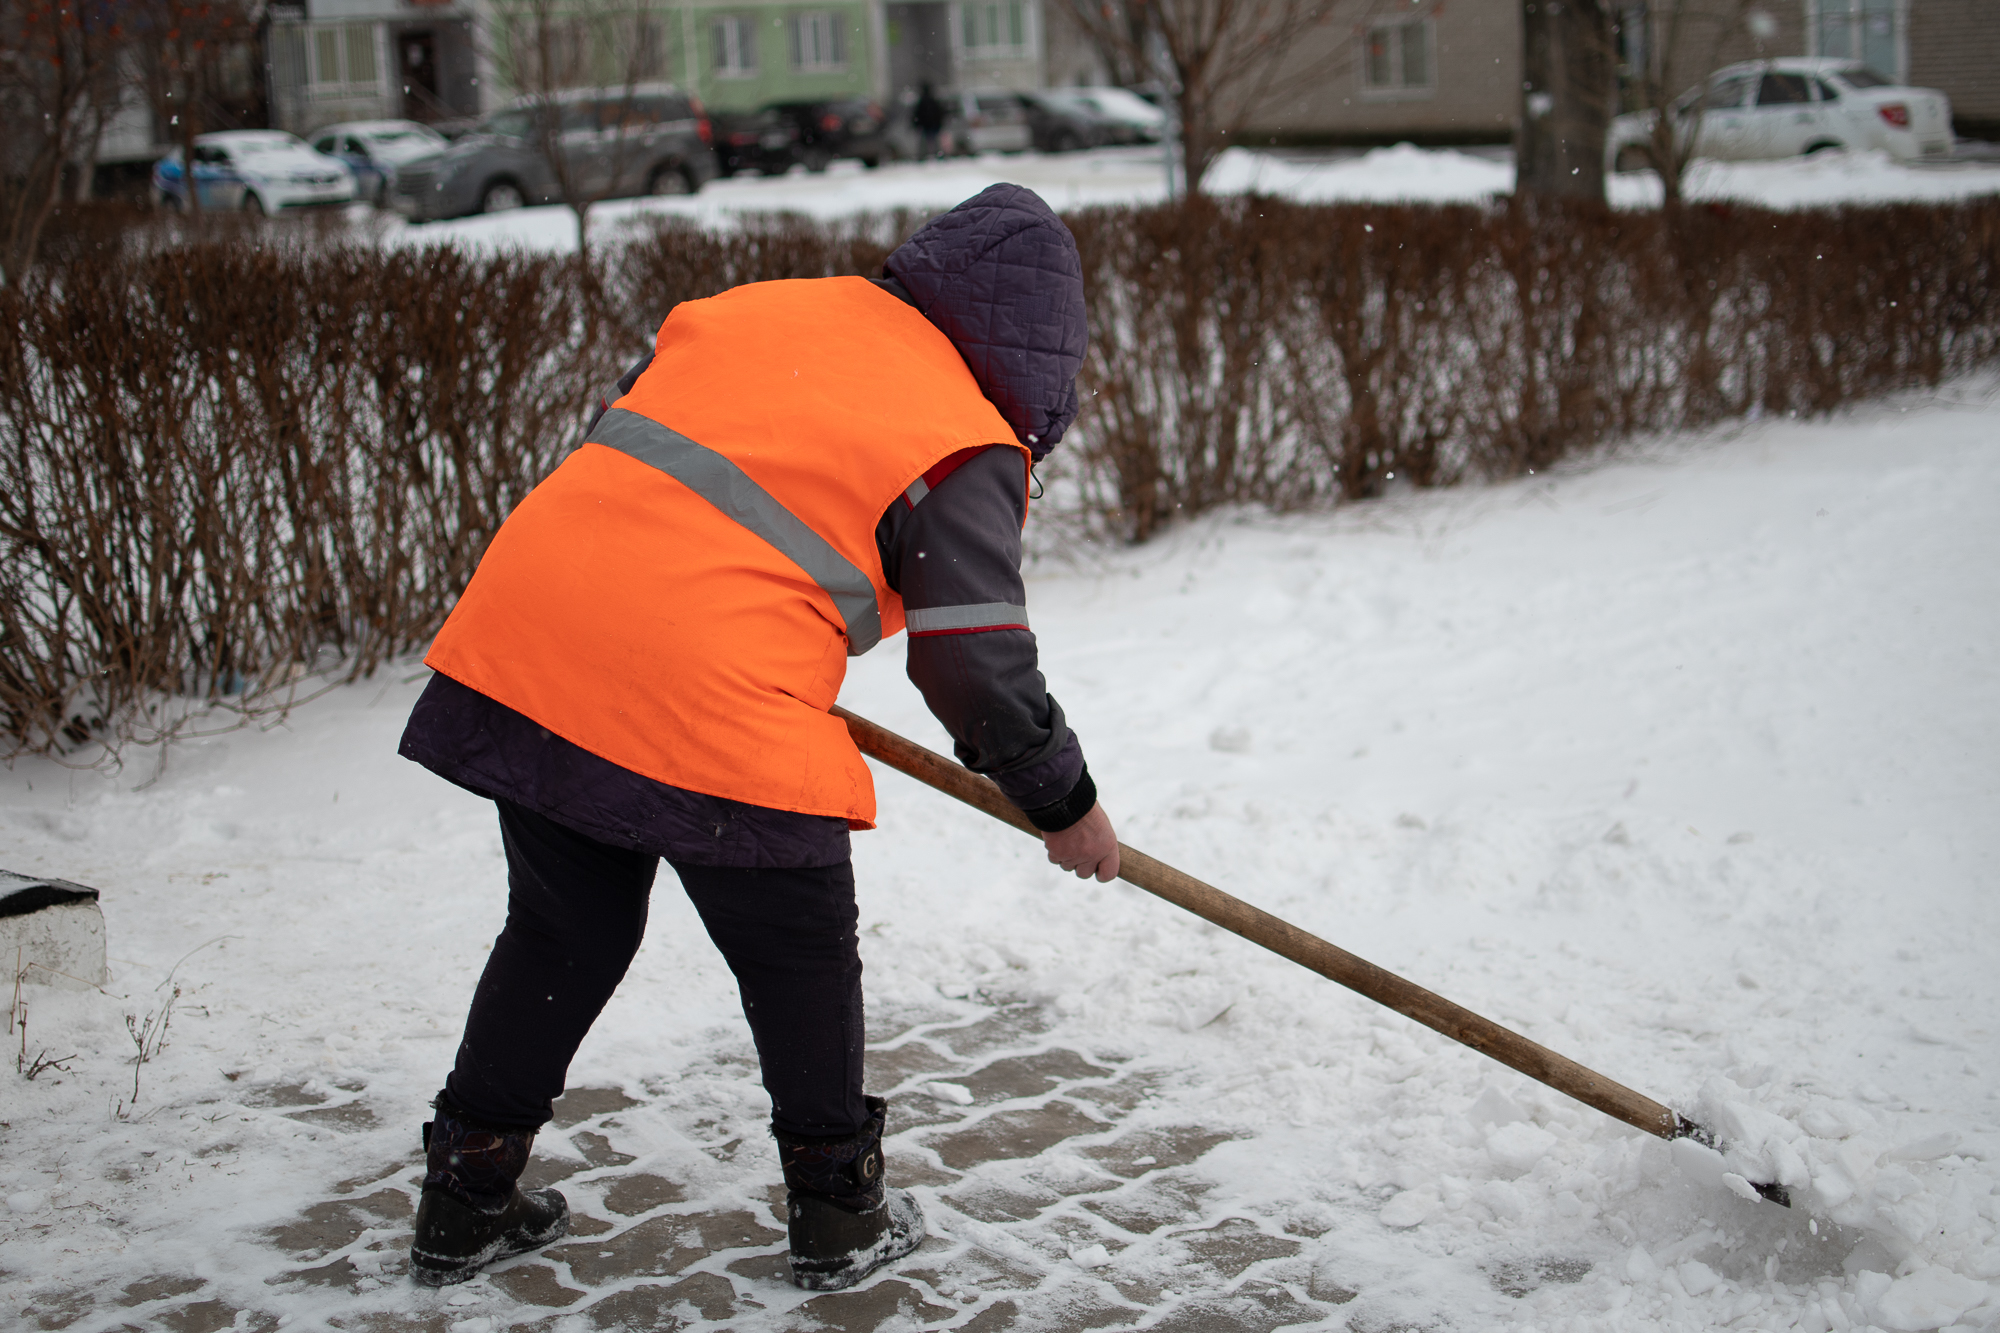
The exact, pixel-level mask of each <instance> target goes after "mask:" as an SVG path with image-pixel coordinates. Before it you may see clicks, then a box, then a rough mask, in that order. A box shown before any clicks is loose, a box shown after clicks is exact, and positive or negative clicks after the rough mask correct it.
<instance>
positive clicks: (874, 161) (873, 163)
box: [861, 154, 882, 171]
mask: <svg viewBox="0 0 2000 1333" xmlns="http://www.w3.org/2000/svg"><path fill="white" fill-rule="evenodd" d="M861 165H862V166H864V167H866V168H868V169H869V170H870V171H873V170H875V168H877V167H879V166H881V165H882V158H881V156H880V155H879V154H877V155H876V156H873V157H864V158H862V159H861Z"/></svg>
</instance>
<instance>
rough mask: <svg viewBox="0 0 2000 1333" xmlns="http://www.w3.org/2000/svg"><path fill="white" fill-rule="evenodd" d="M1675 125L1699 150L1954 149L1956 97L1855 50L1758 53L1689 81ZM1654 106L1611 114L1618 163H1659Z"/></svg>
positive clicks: (1779, 153)
mask: <svg viewBox="0 0 2000 1333" xmlns="http://www.w3.org/2000/svg"><path fill="white" fill-rule="evenodd" d="M1671 112H1672V115H1673V119H1674V123H1675V125H1676V131H1675V132H1676V134H1678V135H1679V136H1680V141H1681V142H1682V143H1683V144H1685V143H1687V141H1688V138H1689V136H1690V135H1691V136H1692V137H1693V140H1694V152H1693V153H1692V154H1691V155H1690V156H1693V157H1707V158H1718V159H1722V160H1725V161H1728V160H1739V161H1740V160H1743V159H1749V158H1775V157H1797V156H1799V155H1800V154H1802V153H1818V152H1823V151H1826V150H1828V149H1838V148H1855V149H1866V148H1879V149H1883V150H1886V151H1887V152H1888V153H1889V154H1890V155H1891V156H1893V157H1897V158H1901V159H1903V160H1905V161H1915V160H1917V159H1920V158H1936V157H1949V156H1950V155H1951V100H1950V99H1949V98H1947V97H1946V96H1945V95H1944V94H1943V93H1941V92H1937V91H1935V90H1933V89H1930V88H1904V87H1901V86H1898V85H1896V84H1893V83H1891V82H1890V81H1889V80H1887V79H1885V78H1883V77H1882V76H1881V75H1880V74H1877V73H1875V72H1874V71H1873V70H1871V69H1869V68H1867V67H1866V66H1864V65H1862V64H1861V63H1860V62H1858V61H1853V60H1827V59H1804V58H1799V59H1784V60H1753V61H1746V62H1745V63H1743V64H1740V65H1729V66H1726V67H1725V68H1723V69H1719V70H1717V71H1716V72H1715V73H1714V74H1712V75H1710V76H1709V79H1708V82H1707V83H1705V84H1703V85H1701V86H1700V87H1696V88H1690V89H1689V90H1688V91H1687V92H1685V93H1683V94H1682V95H1681V96H1680V97H1679V98H1678V99H1677V100H1676V101H1675V102H1674V104H1673V106H1672V108H1671ZM1653 117H1654V113H1653V112H1651V111H1636V112H1632V113H1630V114H1627V115H1623V116H1619V117H1618V118H1617V119H1615V120H1613V121H1612V122H1611V133H1610V135H1609V136H1608V138H1607V141H1606V145H1605V154H1606V158H1607V160H1608V161H1609V163H1610V165H1611V167H1612V169H1613V170H1617V171H1635V170H1638V169H1640V168H1642V167H1647V166H1650V165H1652V163H1651V161H1650V159H1649V157H1648V156H1647V154H1646V152H1645V145H1647V144H1649V143H1650V142H1651V141H1652V137H1653V123H1654V121H1653Z"/></svg>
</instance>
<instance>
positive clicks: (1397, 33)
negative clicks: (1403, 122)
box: [1355, 15, 1438, 102]
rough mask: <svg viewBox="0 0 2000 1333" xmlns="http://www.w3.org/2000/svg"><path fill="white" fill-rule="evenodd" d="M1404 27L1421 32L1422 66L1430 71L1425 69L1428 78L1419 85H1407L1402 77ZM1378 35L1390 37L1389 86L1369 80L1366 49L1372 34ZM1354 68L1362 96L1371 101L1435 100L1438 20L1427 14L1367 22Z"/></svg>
mask: <svg viewBox="0 0 2000 1333" xmlns="http://www.w3.org/2000/svg"><path fill="white" fill-rule="evenodd" d="M1405 28H1421V29H1423V33H1424V56H1425V64H1426V65H1428V66H1429V68H1428V69H1427V70H1425V74H1426V76H1427V77H1426V79H1425V81H1424V82H1422V83H1409V82H1406V81H1405V78H1404V70H1403V35H1402V32H1403V29H1405ZM1378 32H1387V33H1391V34H1393V35H1392V36H1391V37H1390V39H1389V60H1390V64H1391V68H1392V78H1391V81H1390V82H1388V83H1375V82H1373V81H1372V75H1373V73H1374V71H1373V69H1372V67H1371V65H1370V62H1369V59H1368V48H1369V46H1370V45H1371V44H1372V43H1373V41H1374V39H1375V34H1376V33H1378ZM1355 66H1356V69H1355V74H1356V77H1357V78H1358V79H1359V81H1360V85H1361V95H1362V96H1363V97H1364V98H1367V99H1368V100H1369V101H1371V102H1412V101H1421V100H1423V99H1425V98H1431V97H1436V96H1437V82H1438V44H1437V20H1436V19H1435V18H1432V17H1430V16H1429V15H1425V16H1424V17H1422V18H1414V17H1410V18H1388V19H1374V20H1371V21H1369V22H1368V23H1366V24H1364V25H1363V32H1362V35H1361V54H1360V58H1359V59H1358V60H1356V61H1355Z"/></svg>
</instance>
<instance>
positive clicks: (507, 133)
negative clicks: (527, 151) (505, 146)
mask: <svg viewBox="0 0 2000 1333" xmlns="http://www.w3.org/2000/svg"><path fill="white" fill-rule="evenodd" d="M531 123H532V122H531V121H530V119H529V112H528V110H527V108H525V107H523V108H522V109H520V110H518V111H502V112H501V113H500V114H499V115H497V116H494V117H493V118H492V119H491V120H488V121H487V122H486V124H485V126H484V127H483V128H484V129H485V131H486V132H487V133H488V134H498V135H502V136H504V137H506V138H509V139H525V138H527V137H528V127H529V125H530V124H531Z"/></svg>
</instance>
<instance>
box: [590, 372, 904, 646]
mask: <svg viewBox="0 0 2000 1333" xmlns="http://www.w3.org/2000/svg"><path fill="white" fill-rule="evenodd" d="M584 443H586V444H601V445H604V446H605V447H606V448H609V449H616V450H617V451H618V452H619V453H622V454H628V455H630V456H631V457H633V458H636V459H638V460H639V461H640V462H641V463H644V464H646V465H647V466H648V467H656V468H658V469H659V470H660V471H662V472H664V473H666V474H667V475H668V476H670V477H672V478H673V479H674V480H675V481H678V482H679V483H680V484H681V485H683V486H685V487H687V488H688V489H689V490H691V491H693V492H694V493H695V494H696V495H699V496H700V497H701V498H702V499H704V500H706V501H708V502H709V503H710V504H712V505H714V506H715V507H716V508H717V509H719V510H721V511H722V512H723V513H725V514H727V515H728V516H729V517H730V518H733V519H735V520H736V521H737V522H738V523H741V524H742V525H743V526H744V527H745V528H748V529H749V530H750V531H751V532H753V533H755V534H756V535H757V536H759V537H762V538H763V539H764V540H765V541H767V542H769V543H770V544H771V545H772V546H773V547H774V548H775V549H776V550H777V552H778V554H780V555H782V556H784V557H785V558H786V559H787V560H790V561H791V562H792V563H793V564H795V565H797V566H798V567H799V568H800V569H803V570H804V571H805V572H806V573H807V575H809V576H810V577H811V578H812V581H813V582H814V583H817V584H818V585H819V586H820V587H822V588H824V589H825V590H826V593H827V595H828V596H829V597H831V598H833V605H834V608H835V609H836V610H838V611H839V612H840V618H841V620H843V621H844V622H846V625H847V655H848V656H849V657H859V656H860V655H861V654H863V653H865V652H867V651H868V650H869V649H870V648H873V647H874V646H875V645H876V644H878V643H880V642H881V641H882V610H881V608H880V607H879V606H877V605H876V604H875V585H874V584H872V583H870V582H869V581H868V576H867V575H866V574H864V573H863V572H862V571H861V570H860V568H859V567H857V566H856V565H855V563H854V562H853V561H852V560H849V559H848V558H847V557H846V556H844V555H842V554H841V553H840V552H839V551H836V550H835V549H834V548H833V545H832V543H830V542H828V541H827V539H826V538H824V537H822V536H820V535H819V534H818V533H817V532H814V531H813V530H812V529H811V528H809V527H807V526H806V524H805V522H804V521H803V520H802V519H800V518H799V517H798V515H796V514H794V513H793V512H792V511H791V510H789V509H787V508H785V507H784V506H783V505H781V504H779V503H778V500H777V497H776V496H774V495H772V494H771V493H770V492H769V491H767V490H765V489H764V488H763V487H762V486H759V485H758V484H757V483H756V482H755V481H753V480H751V479H750V475H749V474H748V473H746V472H745V471H744V470H743V469H742V468H740V467H738V466H736V464H734V463H732V462H731V461H730V460H729V459H727V458H725V457H723V456H722V455H721V454H719V453H717V452H715V450H713V449H710V448H708V447H707V446H706V445H700V444H696V443H695V442H694V441H693V440H690V439H689V438H688V437H687V436H685V435H683V434H681V433H680V432H679V431H677V430H669V429H668V428H667V427H665V426H662V425H661V424H660V423H659V422H657V421H654V420H653V419H651V418H650V417H642V416H640V415H639V414H638V413H637V412H632V411H628V410H626V409H625V408H622V407H614V408H612V409H611V410H610V411H608V412H606V413H605V414H604V415H603V416H602V417H600V418H599V419H598V422H597V428H596V429H595V430H593V431H591V432H590V437H589V439H587V440H585V441H584Z"/></svg>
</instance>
